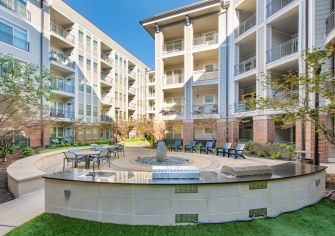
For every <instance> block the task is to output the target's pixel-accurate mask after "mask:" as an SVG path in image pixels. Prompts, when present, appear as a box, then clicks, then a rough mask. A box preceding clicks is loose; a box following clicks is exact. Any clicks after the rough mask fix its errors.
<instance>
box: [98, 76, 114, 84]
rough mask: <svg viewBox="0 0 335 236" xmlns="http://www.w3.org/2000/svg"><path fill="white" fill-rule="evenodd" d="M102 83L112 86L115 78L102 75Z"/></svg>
mask: <svg viewBox="0 0 335 236" xmlns="http://www.w3.org/2000/svg"><path fill="white" fill-rule="evenodd" d="M101 81H103V82H105V83H107V84H108V85H110V86H111V85H112V83H113V77H112V75H110V74H105V73H101Z"/></svg>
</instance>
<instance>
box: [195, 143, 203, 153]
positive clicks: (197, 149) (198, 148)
mask: <svg viewBox="0 0 335 236" xmlns="http://www.w3.org/2000/svg"><path fill="white" fill-rule="evenodd" d="M201 147H202V144H201V143H197V144H196V145H195V150H196V151H200V148H201Z"/></svg>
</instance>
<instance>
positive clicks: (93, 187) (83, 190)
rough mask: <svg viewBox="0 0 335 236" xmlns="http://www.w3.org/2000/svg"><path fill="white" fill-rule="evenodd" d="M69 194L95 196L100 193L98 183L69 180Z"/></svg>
mask: <svg viewBox="0 0 335 236" xmlns="http://www.w3.org/2000/svg"><path fill="white" fill-rule="evenodd" d="M70 187H71V195H75V196H76V195H85V196H96V197H98V196H99V195H100V184H98V183H83V182H71V185H70Z"/></svg>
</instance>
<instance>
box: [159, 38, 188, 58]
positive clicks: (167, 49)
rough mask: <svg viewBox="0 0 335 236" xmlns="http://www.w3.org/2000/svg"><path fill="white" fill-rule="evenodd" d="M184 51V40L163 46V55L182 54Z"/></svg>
mask: <svg viewBox="0 0 335 236" xmlns="http://www.w3.org/2000/svg"><path fill="white" fill-rule="evenodd" d="M183 50H184V40H183V39H178V40H175V41H171V42H166V43H164V45H163V54H165V55H169V54H173V53H178V52H182V51H183Z"/></svg>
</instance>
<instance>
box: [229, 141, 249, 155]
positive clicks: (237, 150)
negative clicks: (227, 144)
mask: <svg viewBox="0 0 335 236" xmlns="http://www.w3.org/2000/svg"><path fill="white" fill-rule="evenodd" d="M244 147H245V144H244V143H239V144H237V146H236V148H229V149H228V157H230V156H234V157H235V159H237V158H239V157H242V158H244V159H245V156H244V155H243V152H244Z"/></svg>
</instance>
